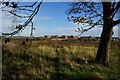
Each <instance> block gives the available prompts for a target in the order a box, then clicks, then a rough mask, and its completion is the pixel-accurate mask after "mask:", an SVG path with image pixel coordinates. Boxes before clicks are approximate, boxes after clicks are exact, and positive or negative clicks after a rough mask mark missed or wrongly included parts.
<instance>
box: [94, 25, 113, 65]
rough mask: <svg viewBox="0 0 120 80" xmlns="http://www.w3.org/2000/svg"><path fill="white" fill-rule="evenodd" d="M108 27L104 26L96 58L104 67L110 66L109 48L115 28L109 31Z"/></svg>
mask: <svg viewBox="0 0 120 80" xmlns="http://www.w3.org/2000/svg"><path fill="white" fill-rule="evenodd" d="M107 27H108V26H104V28H103V31H102V34H101V40H100V44H99V48H98V51H97V56H96V61H97V62H99V63H102V64H104V65H109V47H110V41H111V36H112V31H113V28H110V29H109V28H107Z"/></svg>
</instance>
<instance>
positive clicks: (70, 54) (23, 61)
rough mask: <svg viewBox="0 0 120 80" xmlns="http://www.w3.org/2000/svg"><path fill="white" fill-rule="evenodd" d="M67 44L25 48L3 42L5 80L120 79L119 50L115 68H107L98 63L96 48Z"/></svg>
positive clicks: (45, 43)
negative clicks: (119, 73) (95, 61)
mask: <svg viewBox="0 0 120 80" xmlns="http://www.w3.org/2000/svg"><path fill="white" fill-rule="evenodd" d="M71 42H72V41H71ZM56 43H57V44H56ZM63 43H64V44H63ZM63 43H62V41H61V42H60V41H59V42H57V41H56V42H55V44H53V42H51V41H43V42H40V41H39V42H33V43H32V45H31V46H30V47H29V48H28V49H26V47H27V46H28V44H29V42H27V43H26V45H21V42H20V41H16V42H14V41H13V42H11V43H7V44H5V43H3V45H2V46H3V79H6V78H7V79H8V78H11V79H18V78H19V79H30V80H33V79H41V80H59V79H60V80H68V79H69V80H76V79H81V78H103V79H108V80H109V79H110V78H118V77H120V76H119V75H118V69H117V66H118V65H117V64H118V62H117V60H118V58H117V56H118V53H119V51H117V50H116V49H113V50H112V49H111V50H110V54H111V56H110V61H111V66H110V67H105V66H103V65H101V64H97V63H94V59H95V55H96V52H97V47H96V46H95V45H91V44H88V43H87V44H85V45H83V44H81V45H78V44H77V41H76V42H75V44H74V45H73V44H72V43H70V41H68V42H63ZM68 43H69V44H68ZM8 64H9V65H8Z"/></svg>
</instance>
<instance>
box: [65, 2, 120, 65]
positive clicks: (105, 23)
mask: <svg viewBox="0 0 120 80" xmlns="http://www.w3.org/2000/svg"><path fill="white" fill-rule="evenodd" d="M70 6H72V8H70V9H68V10H67V11H66V13H67V14H69V15H70V14H71V15H72V16H70V17H68V20H69V21H73V22H74V23H77V24H82V25H84V27H85V28H84V27H80V28H78V30H77V32H80V35H81V34H83V33H84V32H86V31H88V30H90V29H92V28H93V27H95V26H100V27H102V28H103V30H102V33H101V40H100V43H99V48H98V51H97V55H96V59H95V61H96V62H98V63H102V64H104V65H109V46H110V41H111V37H112V35H113V27H114V26H116V25H117V24H119V23H120V19H118V18H117V17H116V14H117V13H118V10H120V1H119V2H74V3H72V4H70ZM86 26H87V28H86Z"/></svg>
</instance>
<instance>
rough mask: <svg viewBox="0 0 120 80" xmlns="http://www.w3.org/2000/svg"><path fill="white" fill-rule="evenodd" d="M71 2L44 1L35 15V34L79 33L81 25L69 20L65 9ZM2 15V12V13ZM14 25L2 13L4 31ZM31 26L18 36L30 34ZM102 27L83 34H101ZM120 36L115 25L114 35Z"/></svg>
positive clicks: (37, 35) (68, 7)
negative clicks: (77, 30) (78, 29)
mask: <svg viewBox="0 0 120 80" xmlns="http://www.w3.org/2000/svg"><path fill="white" fill-rule="evenodd" d="M69 4H70V2H43V3H42V5H41V8H40V11H39V12H38V14H37V15H36V16H35V17H34V19H33V22H34V26H35V30H34V36H36V37H39V36H44V35H75V36H77V35H79V33H78V32H75V30H76V29H77V28H78V27H80V26H81V25H77V24H74V23H73V22H69V21H68V20H67V16H68V15H67V14H65V11H66V10H67V9H70V6H69ZM0 15H1V14H0ZM10 25H12V24H11V22H10V18H9V17H8V16H6V15H5V14H4V13H2V32H8V31H9V29H8V26H10ZM30 29H31V28H30V27H29V26H28V27H27V28H26V29H25V30H24V31H23V32H22V33H20V34H18V36H29V35H30ZM101 31H102V28H100V27H97V26H95V28H93V29H91V30H89V31H88V32H85V33H84V34H83V35H82V36H100V35H101ZM113 36H118V27H117V26H116V27H114V35H113Z"/></svg>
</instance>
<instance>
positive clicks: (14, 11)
mask: <svg viewBox="0 0 120 80" xmlns="http://www.w3.org/2000/svg"><path fill="white" fill-rule="evenodd" d="M42 2H43V0H41V2H39V1H38V0H37V1H35V2H33V3H32V4H23V2H20V1H19V0H18V1H15V2H12V1H11V0H8V1H4V0H2V1H1V2H0V5H1V8H0V10H1V11H4V12H6V13H7V14H8V15H9V17H11V16H16V17H17V18H19V19H20V20H21V21H23V22H22V24H18V25H16V26H14V27H15V28H14V30H13V31H12V32H10V33H2V35H3V36H7V35H15V34H17V33H18V32H22V31H23V30H24V29H25V28H26V27H27V26H28V25H29V24H30V23H31V26H32V28H31V34H32V31H33V22H32V20H33V18H34V17H35V15H36V14H37V13H38V11H39V9H40V6H41V4H42Z"/></svg>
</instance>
